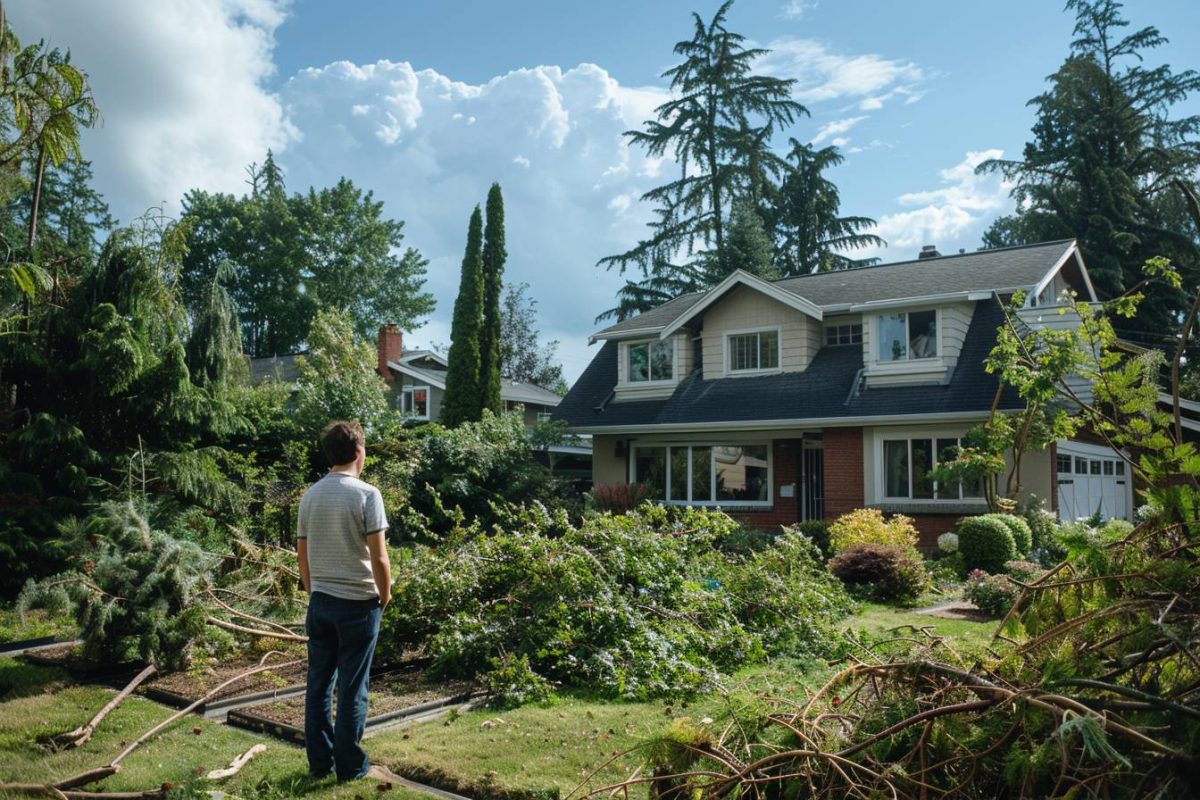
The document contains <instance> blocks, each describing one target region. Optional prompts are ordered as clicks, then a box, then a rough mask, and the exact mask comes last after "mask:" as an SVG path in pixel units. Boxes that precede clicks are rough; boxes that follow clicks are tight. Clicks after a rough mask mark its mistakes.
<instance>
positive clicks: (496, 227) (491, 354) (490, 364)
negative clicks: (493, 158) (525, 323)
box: [479, 183, 508, 414]
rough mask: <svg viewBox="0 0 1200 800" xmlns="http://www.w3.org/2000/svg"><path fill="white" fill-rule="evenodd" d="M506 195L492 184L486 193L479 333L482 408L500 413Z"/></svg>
mask: <svg viewBox="0 0 1200 800" xmlns="http://www.w3.org/2000/svg"><path fill="white" fill-rule="evenodd" d="M507 256H508V253H507V252H506V251H505V249H504V197H503V196H502V195H501V194H500V184H498V183H493V184H492V188H491V189H490V190H489V191H488V196H487V225H486V227H485V228H484V230H483V327H482V329H481V330H480V333H479V386H480V389H481V390H482V392H483V407H484V408H490V409H491V410H492V411H493V412H494V413H496V414H499V413H500V412H501V411H503V410H504V408H503V405H502V403H501V400H500V291H501V289H502V288H503V286H504V260H505V258H507Z"/></svg>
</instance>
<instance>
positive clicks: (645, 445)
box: [629, 439, 775, 509]
mask: <svg viewBox="0 0 1200 800" xmlns="http://www.w3.org/2000/svg"><path fill="white" fill-rule="evenodd" d="M756 446H757V447H762V446H765V447H766V448H767V499H766V500H717V499H715V498H716V496H717V469H716V464H715V450H716V448H718V447H756ZM683 447H686V448H688V459H687V465H688V475H687V483H688V497H689V498H691V495H692V454H691V448H693V447H707V448H710V450H711V451H714V452H710V454H709V468H708V469H709V473H708V474H709V478H708V481H709V486H708V494H709V497H712V498H714V499H712V500H691V499H688V500H671V499H670V497H671V450H672V449H674V448H683ZM641 449H645V450H665V451H666V459H667V463H666V470H665V471H664V478H665V483H664V484H663V497H664V498H666V499H664V500H662V501H661V502H662V503H663V504H664V505H669V506H705V507H717V506H720V507H722V508H764V509H765V508H771V507H772V506H774V504H775V448H774V446H773V442H771V440H769V439H767V440H757V441H736V442H733V441H694V442H679V441H676V442H638V443H635V444H634V445H633V446H632V447H631V448H630V449H629V482H630V483H637V482H638V475H637V451H638V450H641Z"/></svg>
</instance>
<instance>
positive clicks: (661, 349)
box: [629, 340, 675, 383]
mask: <svg viewBox="0 0 1200 800" xmlns="http://www.w3.org/2000/svg"><path fill="white" fill-rule="evenodd" d="M674 377H675V343H674V342H673V341H669V340H668V341H665V342H640V343H638V344H631V345H629V382H630V383H647V382H649V381H669V380H671V379H672V378H674Z"/></svg>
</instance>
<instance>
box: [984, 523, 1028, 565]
mask: <svg viewBox="0 0 1200 800" xmlns="http://www.w3.org/2000/svg"><path fill="white" fill-rule="evenodd" d="M984 516H985V517H988V518H989V519H997V520H999V521H1000V522H1002V523H1004V525H1005V526H1006V527H1007V528H1008V532H1009V533H1010V534H1012V540H1013V545H1014V546H1015V547H1016V548H1017V555H1018V556H1024V555H1028V554H1029V551H1030V550H1031V549H1033V532H1032V531H1031V530H1030V528H1029V523H1028V522H1026V521H1025V520H1024V518H1022V517H1018V516H1016V515H1015V514H984Z"/></svg>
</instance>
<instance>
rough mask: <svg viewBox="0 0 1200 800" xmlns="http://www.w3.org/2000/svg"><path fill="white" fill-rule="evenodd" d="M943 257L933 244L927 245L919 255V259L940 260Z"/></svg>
mask: <svg viewBox="0 0 1200 800" xmlns="http://www.w3.org/2000/svg"><path fill="white" fill-rule="evenodd" d="M941 255H942V254H941V253H939V252H938V250H937V248H936V247H934V246H933V245H931V244H927V245H925V246H924V247H922V248H921V252H920V253H918V254H917V258H938V257H940V256H941Z"/></svg>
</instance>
